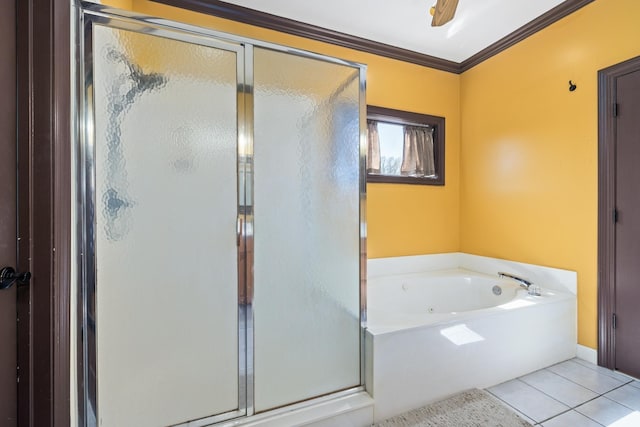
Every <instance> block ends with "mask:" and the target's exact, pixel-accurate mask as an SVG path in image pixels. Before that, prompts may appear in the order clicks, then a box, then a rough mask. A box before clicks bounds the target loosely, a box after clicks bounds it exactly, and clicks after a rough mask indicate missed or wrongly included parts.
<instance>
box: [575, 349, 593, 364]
mask: <svg viewBox="0 0 640 427" xmlns="http://www.w3.org/2000/svg"><path fill="white" fill-rule="evenodd" d="M576 357H577V358H578V359H582V360H586V361H587V362H589V363H593V364H594V365H597V364H598V351H597V350H595V349H593V348H591V347H585V346H584V345H580V344H578V345H577V347H576Z"/></svg>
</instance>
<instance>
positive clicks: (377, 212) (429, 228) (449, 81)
mask: <svg viewBox="0 0 640 427" xmlns="http://www.w3.org/2000/svg"><path fill="white" fill-rule="evenodd" d="M133 10H135V11H137V12H141V13H145V14H148V15H153V16H159V17H165V18H167V19H173V20H176V21H180V22H186V23H190V24H194V25H199V26H203V27H209V28H214V29H216V30H219V31H225V32H229V33H234V34H240V35H243V36H247V37H252V38H255V39H259V40H264V41H269V42H274V43H279V44H283V45H287V46H292V47H296V48H300V49H305V50H309V51H313V52H317V53H321V54H325V55H329V56H334V57H338V58H343V59H346V60H350V61H354V62H359V63H363V64H366V65H367V67H368V68H367V103H368V104H372V105H378V106H382V107H388V108H394V109H399V110H407V111H414V112H418V113H424V114H431V115H436V116H444V117H445V118H446V129H445V132H446V154H445V158H446V166H445V169H446V186H444V187H432V186H416V185H389V184H371V185H369V186H368V188H367V191H368V194H367V214H368V254H369V257H370V258H377V257H386V256H402V255H416V254H425V253H440V252H452V251H457V250H458V248H459V244H460V240H459V227H460V221H459V203H460V198H459V164H460V157H459V156H460V150H459V147H460V100H459V89H460V76H459V75H456V74H452V73H447V72H443V71H438V70H434V69H430V68H426V67H421V66H418V65H413V64H409V63H406V62H402V61H396V60H392V59H388V58H383V57H380V56H376V55H371V54H367V53H363V52H359V51H355V50H351V49H346V48H341V47H337V46H333V45H329V44H325V43H320V42H315V41H311V40H307V39H304V38H300V37H295V36H290V35H287V34H282V33H278V32H275V31H270V30H265V29H262V28H257V27H252V26H248V25H243V24H239V23H236V22H233V21H228V20H223V19H218V18H214V17H209V16H205V15H202V14H196V13H191V12H185V11H182V10H179V9H174V8H171V7H168V6H165V5H161V4H158V3H153V2H150V1H147V0H133ZM431 224H437V226H435V227H434V226H433V225H431Z"/></svg>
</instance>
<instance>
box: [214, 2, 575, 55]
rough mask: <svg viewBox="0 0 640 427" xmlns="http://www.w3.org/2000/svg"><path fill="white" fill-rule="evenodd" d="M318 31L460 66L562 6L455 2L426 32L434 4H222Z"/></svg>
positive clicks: (542, 3) (429, 25)
mask: <svg viewBox="0 0 640 427" xmlns="http://www.w3.org/2000/svg"><path fill="white" fill-rule="evenodd" d="M225 1H226V2H228V3H233V4H237V5H239V6H243V7H247V8H250V9H255V10H259V11H261V12H267V13H271V14H273V15H277V16H281V17H284V18H289V19H293V20H296V21H300V22H304V23H308V24H313V25H317V26H319V27H323V28H327V29H330V30H335V31H339V32H342V33H346V34H350V35H354V36H358V37H362V38H365V39H369V40H373V41H376V42H381V43H385V44H389V45H392V46H396V47H400V48H403V49H408V50H412V51H415V52H419V53H422V54H426V55H431V56H435V57H438V58H442V59H447V60H449V61H454V62H462V61H464V60H465V59H468V58H469V57H471V56H473V55H474V54H476V53H478V52H479V51H481V50H482V49H484V48H486V47H487V46H490V45H491V44H493V43H495V42H497V41H498V40H500V39H501V38H503V37H504V36H506V35H508V34H510V33H512V32H513V31H515V30H517V29H518V28H520V27H522V26H523V25H525V24H527V23H528V22H530V21H532V20H534V19H535V18H537V17H538V16H540V15H542V14H544V13H545V12H547V11H548V10H550V9H552V8H554V7H555V6H557V5H559V4H560V3H562V2H563V0H459V1H460V2H459V4H458V10H457V12H456V15H455V17H454V18H453V20H452V21H451V22H449V23H447V24H445V25H444V26H442V27H432V26H431V15H429V9H430V8H431V6H433V5H434V4H435V2H436V0H320V1H313V2H311V1H305V0H225Z"/></svg>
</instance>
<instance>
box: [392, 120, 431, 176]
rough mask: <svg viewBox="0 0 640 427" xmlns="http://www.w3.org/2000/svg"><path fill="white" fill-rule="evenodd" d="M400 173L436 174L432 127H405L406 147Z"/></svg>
mask: <svg viewBox="0 0 640 427" xmlns="http://www.w3.org/2000/svg"><path fill="white" fill-rule="evenodd" d="M400 173H401V174H402V175H406V176H433V175H435V173H436V167H435V161H434V155H433V129H432V128H428V127H422V126H405V127H404V148H403V154H402V166H400Z"/></svg>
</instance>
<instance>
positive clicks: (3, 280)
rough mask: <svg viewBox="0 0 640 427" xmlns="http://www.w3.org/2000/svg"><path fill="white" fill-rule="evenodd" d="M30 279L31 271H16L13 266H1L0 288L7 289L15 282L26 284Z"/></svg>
mask: <svg viewBox="0 0 640 427" xmlns="http://www.w3.org/2000/svg"><path fill="white" fill-rule="evenodd" d="M30 279H31V273H30V272H28V271H26V272H24V273H17V272H16V270H15V269H14V268H13V267H2V269H1V270H0V290H3V289H9V288H10V287H11V286H13V284H14V283H15V282H18V284H20V285H26V284H27V283H29V280H30Z"/></svg>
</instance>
